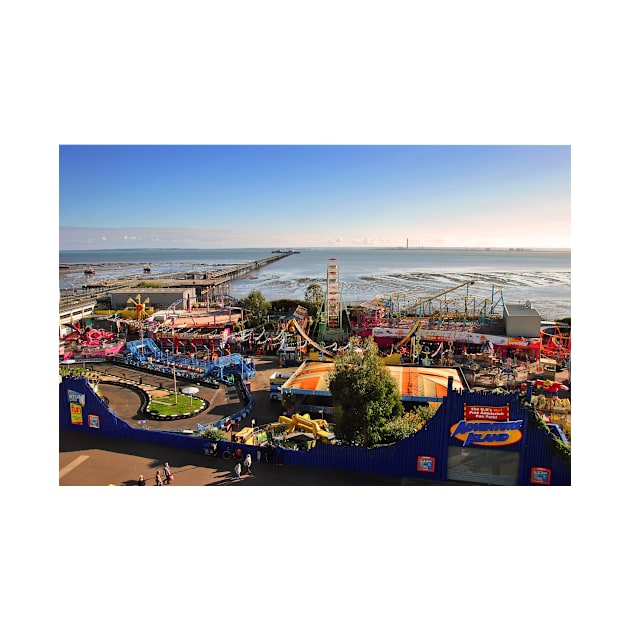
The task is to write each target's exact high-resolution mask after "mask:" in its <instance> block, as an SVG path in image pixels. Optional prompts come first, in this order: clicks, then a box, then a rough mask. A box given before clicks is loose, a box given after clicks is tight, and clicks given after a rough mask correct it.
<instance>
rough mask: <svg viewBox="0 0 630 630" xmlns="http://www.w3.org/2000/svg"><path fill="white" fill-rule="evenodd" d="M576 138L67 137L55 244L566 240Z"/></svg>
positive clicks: (535, 243) (556, 244)
mask: <svg viewBox="0 0 630 630" xmlns="http://www.w3.org/2000/svg"><path fill="white" fill-rule="evenodd" d="M570 237H571V148H570V146H568V145H459V146H458V145H376V144H373V145H341V144H339V145H296V144H295V145H289V144H286V145H254V144H251V145H245V144H238V145H236V144H233V145H60V147H59V247H60V249H61V250H83V249H119V248H156V247H157V248H180V247H181V248H231V247H295V248H298V247H340V246H342V247H354V246H370V247H400V246H406V245H407V242H408V245H409V247H420V246H422V247H534V248H569V247H570V246H571V239H570Z"/></svg>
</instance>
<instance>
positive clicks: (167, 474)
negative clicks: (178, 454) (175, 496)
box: [164, 462, 173, 484]
mask: <svg viewBox="0 0 630 630" xmlns="http://www.w3.org/2000/svg"><path fill="white" fill-rule="evenodd" d="M171 481H173V473H171V467H170V466H169V465H168V462H166V464H164V483H166V484H170V483H171Z"/></svg>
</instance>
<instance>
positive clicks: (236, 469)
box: [234, 462, 241, 481]
mask: <svg viewBox="0 0 630 630" xmlns="http://www.w3.org/2000/svg"><path fill="white" fill-rule="evenodd" d="M234 474H235V475H236V478H237V479H238V480H239V481H240V480H241V462H236V466H234Z"/></svg>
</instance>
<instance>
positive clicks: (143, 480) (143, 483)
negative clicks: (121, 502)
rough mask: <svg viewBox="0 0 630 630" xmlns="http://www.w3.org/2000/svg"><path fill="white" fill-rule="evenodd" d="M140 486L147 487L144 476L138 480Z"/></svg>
mask: <svg viewBox="0 0 630 630" xmlns="http://www.w3.org/2000/svg"><path fill="white" fill-rule="evenodd" d="M138 485H139V486H146V485H147V482H146V480H145V478H144V475H140V477H139V478H138Z"/></svg>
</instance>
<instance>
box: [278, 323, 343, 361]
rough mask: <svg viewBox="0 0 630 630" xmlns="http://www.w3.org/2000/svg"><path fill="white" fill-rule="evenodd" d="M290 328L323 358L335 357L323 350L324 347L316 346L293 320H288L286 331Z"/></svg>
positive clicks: (328, 351)
mask: <svg viewBox="0 0 630 630" xmlns="http://www.w3.org/2000/svg"><path fill="white" fill-rule="evenodd" d="M291 327H293V328H294V329H295V332H297V333H298V335H300V337H302V339H304V341H306V342H307V343H308V344H309V345H311V346H313V348H315V349H316V350H319V352H321V353H322V354H324V355H325V356H327V357H334V356H335V355H334V354H333V353H332V352H331V351H330V350H326V348H324V346H322V345H320V344H318V343H317V342H316V341H313V340H312V339H311V338H310V337H309V336H308V335H307V334H306V331H305V330H304V329H303V328H302V327H301V326H300V324H298V322H297V321H296V320H295V319H290V320H289V322H288V325H287V330H291Z"/></svg>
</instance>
